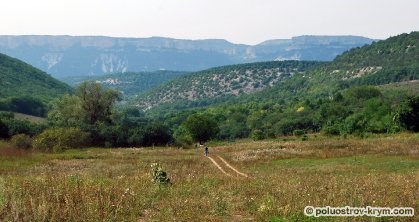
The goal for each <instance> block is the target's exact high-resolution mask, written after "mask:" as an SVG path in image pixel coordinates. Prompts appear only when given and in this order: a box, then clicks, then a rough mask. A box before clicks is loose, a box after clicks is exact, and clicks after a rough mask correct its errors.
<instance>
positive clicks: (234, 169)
mask: <svg viewBox="0 0 419 222" xmlns="http://www.w3.org/2000/svg"><path fill="white" fill-rule="evenodd" d="M217 157H218V158H219V159H220V160H221V161H223V163H224V164H225V165H226V166H227V167H228V168H230V169H232V170H233V171H234V172H236V173H237V174H239V175H241V176H244V177H246V178H247V177H249V176H248V175H247V174H245V173H242V172H240V171H238V170H237V169H236V168H234V167H232V166H231V165H230V164H228V162H227V161H226V160H225V159H224V158H222V157H220V156H218V155H217Z"/></svg>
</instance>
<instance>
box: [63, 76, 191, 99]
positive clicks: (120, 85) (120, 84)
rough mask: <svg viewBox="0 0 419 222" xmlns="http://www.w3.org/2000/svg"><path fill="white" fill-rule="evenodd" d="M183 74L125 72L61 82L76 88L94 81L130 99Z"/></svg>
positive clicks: (65, 79) (67, 79)
mask: <svg viewBox="0 0 419 222" xmlns="http://www.w3.org/2000/svg"><path fill="white" fill-rule="evenodd" d="M185 74H186V73H185V72H176V71H156V72H138V73H135V72H126V73H115V74H108V75H101V76H79V77H72V76H70V77H65V78H62V80H63V81H64V82H66V83H68V84H69V85H72V86H77V85H79V84H80V83H82V82H83V81H96V82H98V83H100V84H101V85H102V86H104V87H108V88H113V89H116V90H118V91H119V92H121V93H122V94H123V95H124V96H125V97H130V96H133V95H137V94H139V93H142V92H144V91H146V90H149V89H151V88H153V87H156V86H158V85H160V84H162V83H164V82H167V81H169V80H171V79H173V78H176V77H178V76H182V75H185Z"/></svg>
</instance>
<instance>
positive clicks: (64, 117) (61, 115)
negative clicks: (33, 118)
mask: <svg viewBox="0 0 419 222" xmlns="http://www.w3.org/2000/svg"><path fill="white" fill-rule="evenodd" d="M81 102H82V101H81V99H80V98H79V97H77V96H71V95H68V94H65V95H64V96H63V97H61V98H59V99H55V100H53V101H52V102H51V109H50V112H49V113H48V121H50V123H51V124H52V125H55V126H60V127H76V126H80V124H81V121H82V115H83V114H82V111H83V110H82V108H81Z"/></svg>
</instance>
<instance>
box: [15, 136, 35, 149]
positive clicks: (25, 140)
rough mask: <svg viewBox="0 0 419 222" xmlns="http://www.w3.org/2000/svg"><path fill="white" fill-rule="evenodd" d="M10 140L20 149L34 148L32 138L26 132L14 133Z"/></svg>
mask: <svg viewBox="0 0 419 222" xmlns="http://www.w3.org/2000/svg"><path fill="white" fill-rule="evenodd" d="M10 141H11V143H12V144H13V145H14V146H15V147H16V148H18V149H30V148H32V139H31V138H30V137H29V136H28V135H25V134H17V135H14V136H12V139H11V140H10Z"/></svg>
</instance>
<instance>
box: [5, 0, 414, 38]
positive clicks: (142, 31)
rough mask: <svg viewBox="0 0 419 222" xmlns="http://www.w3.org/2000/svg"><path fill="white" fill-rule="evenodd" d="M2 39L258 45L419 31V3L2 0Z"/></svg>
mask: <svg viewBox="0 0 419 222" xmlns="http://www.w3.org/2000/svg"><path fill="white" fill-rule="evenodd" d="M0 3H1V6H0V35H89V36H91V35H103V36H114V37H152V36H162V37H171V38H179V39H209V38H216V39H226V40H228V41H230V42H234V43H243V44H257V43H260V42H263V41H265V40H268V39H287V38H291V37H293V36H299V35H358V36H365V37H370V38H374V39H385V38H388V37H390V36H394V35H398V34H401V33H408V32H411V31H419V0H0Z"/></svg>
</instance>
